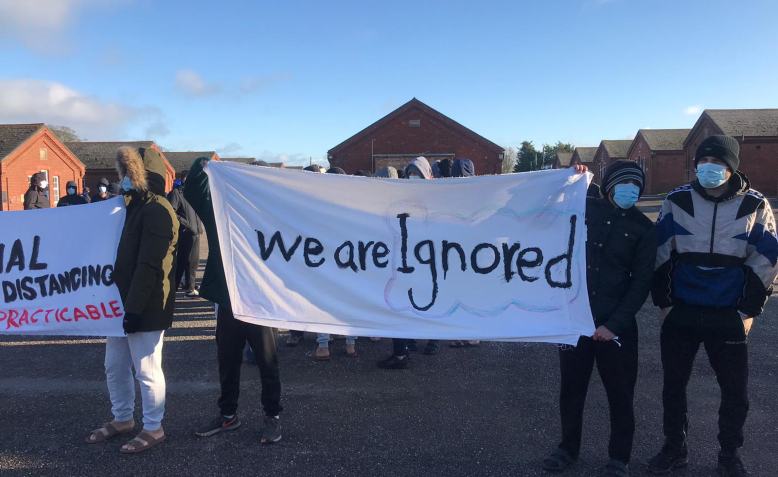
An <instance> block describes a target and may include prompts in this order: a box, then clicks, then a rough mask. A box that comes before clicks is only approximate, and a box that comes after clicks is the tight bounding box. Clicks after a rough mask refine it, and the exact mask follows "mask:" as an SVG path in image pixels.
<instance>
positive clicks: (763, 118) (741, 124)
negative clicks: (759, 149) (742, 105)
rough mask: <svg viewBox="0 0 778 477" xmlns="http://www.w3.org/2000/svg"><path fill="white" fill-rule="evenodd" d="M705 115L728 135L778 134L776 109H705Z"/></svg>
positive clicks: (777, 112) (777, 111) (777, 110)
mask: <svg viewBox="0 0 778 477" xmlns="http://www.w3.org/2000/svg"><path fill="white" fill-rule="evenodd" d="M705 115H707V116H708V117H710V118H711V119H712V120H713V122H714V123H716V126H718V127H719V129H721V130H722V131H723V132H724V134H727V135H729V136H778V109H706V110H705V111H703V112H702V116H705ZM701 118H702V117H701Z"/></svg>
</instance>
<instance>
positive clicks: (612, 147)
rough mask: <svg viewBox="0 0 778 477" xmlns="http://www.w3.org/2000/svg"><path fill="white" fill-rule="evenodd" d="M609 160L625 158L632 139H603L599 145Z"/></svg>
mask: <svg viewBox="0 0 778 477" xmlns="http://www.w3.org/2000/svg"><path fill="white" fill-rule="evenodd" d="M600 145H602V146H603V147H604V148H605V151H607V153H608V156H610V157H611V158H617V159H618V158H626V157H627V153H628V152H629V147H630V146H631V145H632V139H603V140H602V142H601V143H600Z"/></svg>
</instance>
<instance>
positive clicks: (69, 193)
mask: <svg viewBox="0 0 778 477" xmlns="http://www.w3.org/2000/svg"><path fill="white" fill-rule="evenodd" d="M65 191H66V194H65V195H64V196H62V197H61V198H60V199H59V202H57V207H67V206H68V205H85V204H88V203H89V202H87V201H86V199H84V196H82V195H79V193H78V185H76V181H68V183H67V184H66V185H65Z"/></svg>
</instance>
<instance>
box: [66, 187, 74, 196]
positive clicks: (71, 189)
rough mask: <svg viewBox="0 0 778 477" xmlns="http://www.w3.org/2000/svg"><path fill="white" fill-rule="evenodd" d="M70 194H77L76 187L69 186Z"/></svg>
mask: <svg viewBox="0 0 778 477" xmlns="http://www.w3.org/2000/svg"><path fill="white" fill-rule="evenodd" d="M68 195H76V189H74V188H72V187H68Z"/></svg>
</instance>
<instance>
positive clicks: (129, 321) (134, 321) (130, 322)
mask: <svg viewBox="0 0 778 477" xmlns="http://www.w3.org/2000/svg"><path fill="white" fill-rule="evenodd" d="M122 327H123V328H124V332H125V333H127V334H128V335H129V334H131V333H136V332H138V330H139V329H140V315H137V314H135V313H125V314H124V319H123V320H122Z"/></svg>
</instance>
